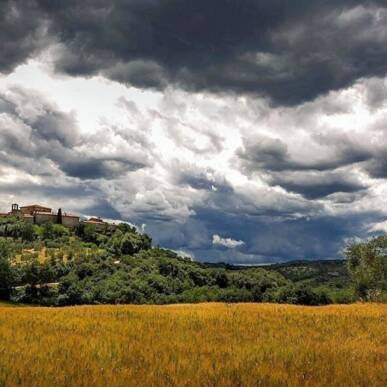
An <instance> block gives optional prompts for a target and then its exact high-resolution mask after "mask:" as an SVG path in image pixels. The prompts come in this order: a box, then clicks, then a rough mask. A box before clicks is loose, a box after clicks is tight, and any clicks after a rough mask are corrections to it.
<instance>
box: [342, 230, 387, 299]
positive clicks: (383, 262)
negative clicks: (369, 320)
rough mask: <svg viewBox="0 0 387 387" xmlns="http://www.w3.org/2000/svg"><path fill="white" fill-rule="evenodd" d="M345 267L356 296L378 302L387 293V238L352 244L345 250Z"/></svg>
mask: <svg viewBox="0 0 387 387" xmlns="http://www.w3.org/2000/svg"><path fill="white" fill-rule="evenodd" d="M345 256H346V258H347V267H348V271H349V274H350V276H351V279H352V281H353V284H354V286H355V290H356V292H357V294H358V295H359V296H360V297H361V298H362V299H365V300H371V301H378V300H380V299H381V298H384V297H385V292H387V236H379V237H375V238H372V239H370V240H368V241H365V242H352V243H350V244H349V245H348V246H347V248H346V250H345Z"/></svg>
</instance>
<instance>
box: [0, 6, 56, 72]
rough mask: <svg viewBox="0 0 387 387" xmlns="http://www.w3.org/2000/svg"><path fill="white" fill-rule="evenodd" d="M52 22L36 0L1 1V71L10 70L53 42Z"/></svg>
mask: <svg viewBox="0 0 387 387" xmlns="http://www.w3.org/2000/svg"><path fill="white" fill-rule="evenodd" d="M47 28H48V22H47V20H46V19H45V16H44V13H42V10H41V9H40V8H39V7H38V5H37V3H36V2H35V1H33V0H26V1H20V0H2V1H1V2H0V52H1V55H0V72H9V71H12V70H13V68H14V67H15V66H17V65H19V64H21V63H23V62H24V61H25V60H26V59H28V58H30V57H33V56H34V55H36V54H37V53H39V52H40V50H42V49H43V48H45V47H47V45H48V44H49V42H48V37H47Z"/></svg>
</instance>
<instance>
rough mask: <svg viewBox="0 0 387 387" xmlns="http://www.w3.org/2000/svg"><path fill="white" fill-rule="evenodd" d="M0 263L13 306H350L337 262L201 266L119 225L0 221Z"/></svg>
mask: <svg viewBox="0 0 387 387" xmlns="http://www.w3.org/2000/svg"><path fill="white" fill-rule="evenodd" d="M0 257H2V258H3V260H2V261H0V276H1V277H2V280H1V282H0V283H2V286H1V288H0V295H1V296H2V298H3V299H9V300H12V301H14V302H20V303H33V304H41V305H53V306H65V305H76V304H117V303H135V304H166V303H187V302H189V303H191V302H205V301H224V302H278V303H290V304H305V305H321V304H328V303H332V302H337V303H348V302H353V301H354V300H355V299H356V297H355V294H354V291H353V288H352V286H351V283H350V281H349V278H348V275H347V272H346V266H345V265H344V263H343V262H342V261H325V262H313V263H312V262H294V263H288V264H279V265H272V266H266V267H248V268H241V267H236V266H231V265H222V264H219V265H214V264H211V265H210V264H204V263H199V262H193V261H191V260H189V259H187V258H182V257H179V256H178V255H177V254H176V253H174V252H173V251H170V250H166V249H160V248H155V247H152V243H151V238H150V237H149V236H148V235H146V234H140V233H139V232H138V231H137V230H136V229H135V228H133V227H131V226H129V225H128V224H124V223H123V224H120V225H118V226H113V225H109V224H105V226H104V227H103V228H98V227H95V226H93V225H90V224H80V225H79V226H78V227H77V228H75V229H69V228H65V227H63V226H62V225H59V224H54V225H53V224H50V223H47V224H45V225H40V226H39V225H32V224H29V223H27V222H24V221H21V220H19V219H17V218H10V217H8V218H2V219H0ZM1 262H3V263H2V264H1Z"/></svg>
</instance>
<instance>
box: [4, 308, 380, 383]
mask: <svg viewBox="0 0 387 387" xmlns="http://www.w3.org/2000/svg"><path fill="white" fill-rule="evenodd" d="M386 382H387V305H373V304H371V305H348V306H337V305H336V306H328V307H300V306H284V305H269V304H236V305H226V304H199V305H174V306H90V307H84V306H82V307H73V308H34V307H23V308H20V307H12V306H11V305H3V306H0V386H14V385H22V386H106V387H107V386H257V385H263V386H282V385H283V386H285V385H286V386H296V385H305V386H385V385H386Z"/></svg>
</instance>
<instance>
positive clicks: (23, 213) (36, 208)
mask: <svg viewBox="0 0 387 387" xmlns="http://www.w3.org/2000/svg"><path fill="white" fill-rule="evenodd" d="M11 216H12V217H16V218H19V219H23V220H24V221H27V222H31V223H32V224H38V225H41V224H44V223H53V224H62V225H63V226H65V227H69V228H74V227H77V226H78V225H79V224H80V223H83V224H91V225H94V226H95V227H96V228H103V227H104V226H105V225H107V224H108V223H107V222H104V221H103V220H102V219H101V218H96V217H93V218H88V219H82V220H81V218H80V217H79V216H78V215H73V214H69V213H66V212H62V209H61V208H60V209H59V210H58V211H57V212H56V213H55V212H54V211H53V209H52V208H49V207H44V206H41V205H39V204H31V205H28V206H21V207H19V205H18V204H12V207H11V211H10V212H7V213H0V217H11Z"/></svg>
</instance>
